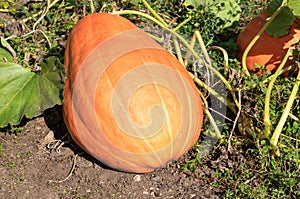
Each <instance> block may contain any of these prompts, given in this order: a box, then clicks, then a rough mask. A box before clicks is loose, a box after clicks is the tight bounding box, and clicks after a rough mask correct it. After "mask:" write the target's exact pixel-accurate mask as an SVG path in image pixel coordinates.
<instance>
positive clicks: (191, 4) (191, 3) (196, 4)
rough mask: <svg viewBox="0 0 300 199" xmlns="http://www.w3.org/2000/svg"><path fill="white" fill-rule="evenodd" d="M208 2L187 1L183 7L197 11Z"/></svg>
mask: <svg viewBox="0 0 300 199" xmlns="http://www.w3.org/2000/svg"><path fill="white" fill-rule="evenodd" d="M205 3H206V0H185V1H184V3H183V5H184V6H185V7H186V8H188V9H197V8H198V7H200V6H203V7H204V6H205V5H206V4H205Z"/></svg>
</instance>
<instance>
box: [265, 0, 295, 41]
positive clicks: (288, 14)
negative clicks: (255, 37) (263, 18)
mask: <svg viewBox="0 0 300 199" xmlns="http://www.w3.org/2000/svg"><path fill="white" fill-rule="evenodd" d="M281 4H282V0H273V1H271V2H270V3H269V5H268V7H267V12H268V16H272V15H273V13H274V12H275V11H276V10H277V9H278V8H279V7H280V5H281ZM295 19H296V18H295V16H294V15H293V13H292V11H291V10H290V9H289V8H288V7H285V8H283V9H282V10H281V12H280V13H279V14H278V15H277V16H276V17H275V19H274V20H273V21H272V23H271V24H270V26H269V27H268V28H267V30H266V32H267V33H268V34H269V35H272V36H273V37H275V38H277V37H280V36H285V35H287V34H288V33H289V31H290V26H291V25H292V24H293V22H294V21H295Z"/></svg>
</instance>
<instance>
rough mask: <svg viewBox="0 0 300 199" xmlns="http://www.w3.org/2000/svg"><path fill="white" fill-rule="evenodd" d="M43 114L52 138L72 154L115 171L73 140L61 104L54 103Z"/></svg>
mask: <svg viewBox="0 0 300 199" xmlns="http://www.w3.org/2000/svg"><path fill="white" fill-rule="evenodd" d="M43 116H44V119H45V123H46V125H47V127H48V128H49V129H50V130H51V131H53V133H54V139H56V140H60V141H62V142H65V143H66V144H64V147H68V148H69V149H71V150H72V151H73V152H74V154H78V156H80V157H82V158H84V159H86V160H88V161H90V162H92V163H93V164H97V165H99V166H100V167H101V168H103V169H106V170H114V171H116V170H115V169H113V168H110V167H108V166H106V165H105V164H103V163H102V162H100V161H99V160H97V159H95V158H94V157H92V156H91V155H89V154H88V153H86V152H85V151H84V150H83V149H81V148H80V147H79V146H78V145H77V144H76V143H75V142H74V141H73V139H72V137H71V136H70V134H69V132H68V129H67V127H66V125H65V123H64V119H63V116H62V106H61V105H56V106H54V107H53V108H50V109H47V110H45V111H44V114H43Z"/></svg>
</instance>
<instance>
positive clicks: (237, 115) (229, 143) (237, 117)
mask: <svg viewBox="0 0 300 199" xmlns="http://www.w3.org/2000/svg"><path fill="white" fill-rule="evenodd" d="M238 97H239V98H238V99H239V104H241V101H242V100H241V98H242V97H241V90H239V91H238ZM241 110H242V106H240V107H239V109H238V112H237V114H236V118H235V120H234V123H233V127H232V129H231V131H230V135H229V138H228V148H227V150H228V151H231V150H232V146H231V137H232V134H233V132H234V129H235V127H236V125H237V122H238V120H239V117H240V114H241Z"/></svg>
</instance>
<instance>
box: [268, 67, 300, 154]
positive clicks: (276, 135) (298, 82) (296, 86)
mask: <svg viewBox="0 0 300 199" xmlns="http://www.w3.org/2000/svg"><path fill="white" fill-rule="evenodd" d="M299 86H300V70H299V71H298V75H297V78H296V82H295V84H294V87H293V89H292V93H291V95H290V97H289V99H288V101H287V104H286V106H285V108H284V111H283V113H282V115H281V117H280V120H279V122H278V124H277V126H276V128H275V131H274V133H273V135H272V138H271V140H270V144H271V145H272V146H273V147H274V148H276V147H277V144H278V139H279V136H280V134H281V131H282V128H283V126H284V124H285V122H286V119H287V117H288V115H289V112H290V110H291V108H292V106H293V103H294V100H295V98H296V95H297V92H298V89H299ZM276 152H277V154H276V155H279V150H276Z"/></svg>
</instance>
